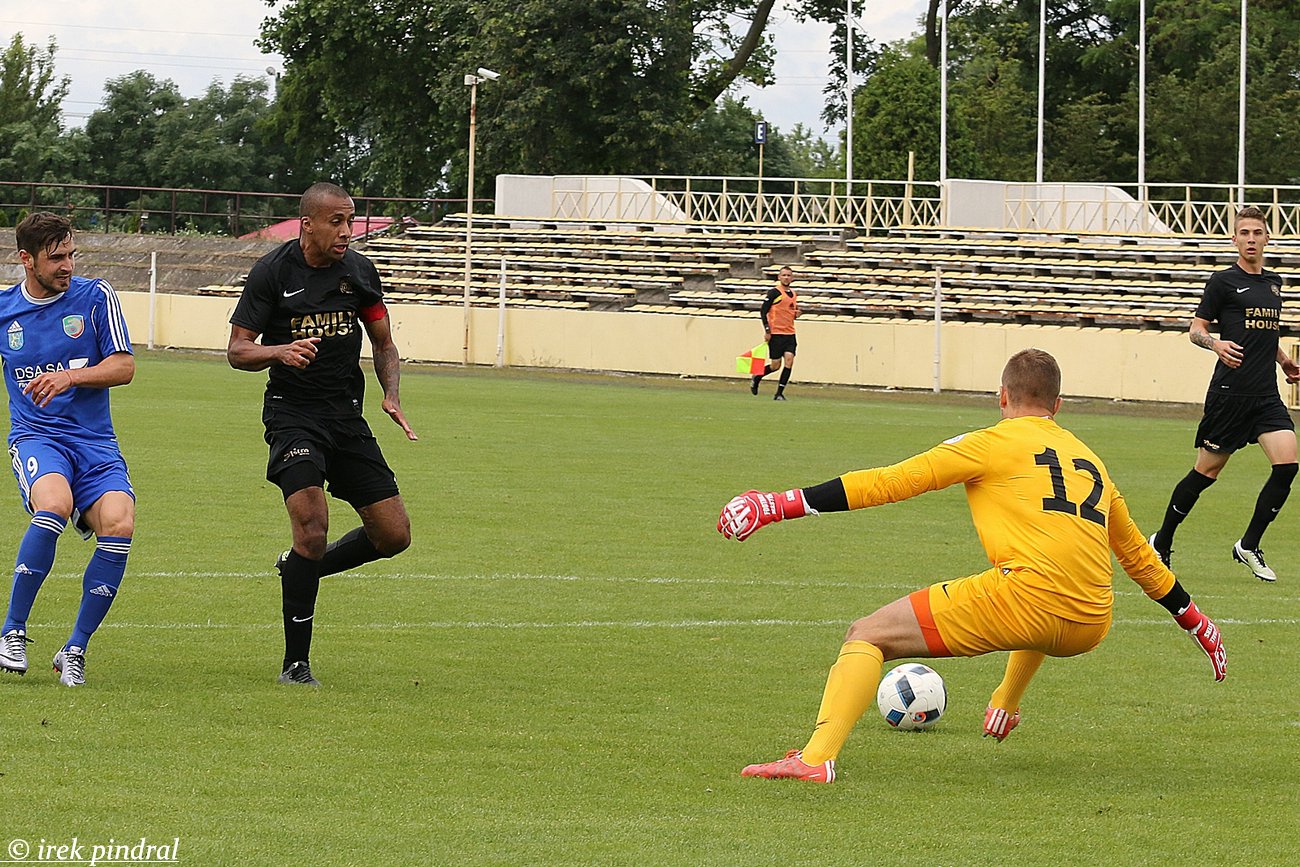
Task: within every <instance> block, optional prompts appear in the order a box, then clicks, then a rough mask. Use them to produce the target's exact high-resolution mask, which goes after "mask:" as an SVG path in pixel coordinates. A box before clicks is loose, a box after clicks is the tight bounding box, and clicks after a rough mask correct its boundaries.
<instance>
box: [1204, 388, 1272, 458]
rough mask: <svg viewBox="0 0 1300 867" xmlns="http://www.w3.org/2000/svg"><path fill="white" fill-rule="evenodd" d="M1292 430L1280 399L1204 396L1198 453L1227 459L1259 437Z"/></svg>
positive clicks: (1255, 396)
mask: <svg viewBox="0 0 1300 867" xmlns="http://www.w3.org/2000/svg"><path fill="white" fill-rule="evenodd" d="M1275 430H1290V431H1293V430H1295V422H1294V421H1292V420H1291V413H1290V412H1289V411H1288V410H1287V408H1286V404H1284V403H1282V398H1280V397H1278V396H1277V395H1276V394H1271V395H1245V394H1241V395H1238V394H1214V393H1210V394H1208V395H1206V396H1205V413H1204V415H1202V416H1201V423H1200V424H1199V425H1198V426H1197V428H1196V443H1195V446H1196V448H1198V449H1205V450H1206V451H1210V452H1214V453H1215V454H1220V455H1230V454H1232V453H1233V452H1235V451H1237V450H1238V449H1242V448H1245V447H1246V446H1248V445H1250V444H1251V443H1256V442H1259V436H1260V434H1266V433H1270V432H1272V431H1275Z"/></svg>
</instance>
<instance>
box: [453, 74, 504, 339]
mask: <svg viewBox="0 0 1300 867" xmlns="http://www.w3.org/2000/svg"><path fill="white" fill-rule="evenodd" d="M500 77H501V74H500V73H499V72H493V71H492V70H490V69H484V68H483V67H481V66H480V67H479V68H478V72H477V73H466V74H465V86H466V87H468V88H469V177H468V178H467V179H466V186H465V347H464V357H463V361H462V363H463V364H469V320H470V315H469V285H470V271H471V268H472V261H473V254H472V251H471V240H472V235H473V232H474V127H475V123H476V120H477V115H478V86H479V83H480V82H484V81H496V80H497V79H498V78H500Z"/></svg>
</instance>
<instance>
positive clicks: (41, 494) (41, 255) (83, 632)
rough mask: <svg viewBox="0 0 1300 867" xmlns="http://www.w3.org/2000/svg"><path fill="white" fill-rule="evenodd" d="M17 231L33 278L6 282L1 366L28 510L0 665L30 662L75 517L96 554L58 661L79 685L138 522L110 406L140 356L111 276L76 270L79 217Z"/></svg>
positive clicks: (1, 294)
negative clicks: (30, 625)
mask: <svg viewBox="0 0 1300 867" xmlns="http://www.w3.org/2000/svg"><path fill="white" fill-rule="evenodd" d="M15 235H16V236H17V241H18V256H19V258H20V259H21V261H22V265H23V270H24V272H25V279H24V280H23V282H22V283H19V284H18V285H17V286H11V287H9V288H8V289H4V290H2V291H0V330H2V331H3V332H4V339H3V340H0V369H2V370H3V375H4V380H5V388H6V389H7V390H8V392H9V416H10V429H9V457H10V458H11V460H12V462H13V471H14V476H15V477H16V478H17V479H18V490H19V492H20V493H21V494H22V497H23V504H24V505H25V506H26V507H27V511H28V512H30V513H31V515H32V520H31V523H30V524H29V525H28V527H27V531H26V532H25V533H24V534H23V538H22V541H21V542H20V543H19V545H18V557H17V560H16V563H15V565H14V583H13V591H12V593H11V594H10V596H9V611H8V614H7V615H6V616H5V622H4V627H3V628H0V669H3V670H5V671H12V672H15V673H17V674H25V673H26V671H27V644H28V643H29V642H30V641H31V639H29V638H28V637H27V618H28V615H30V614H31V610H32V604H33V603H34V602H35V601H36V594H37V592H38V591H39V590H40V589H41V583H42V582H43V581H44V580H45V576H46V575H48V574H49V572H50V569H51V567H52V566H53V565H54V553H55V545H56V544H57V543H58V541H59V536H60V534H62V533H63V530H64V529H65V528H66V527H67V525H68V523H69V522H71V523H72V524H74V526H76V527H77V529H78V530H80V531H81V532H82V534H83V535H85V536H86V537H87V538H89V536H90V534H91V533H93V534H94V535H95V539H96V541H95V553H94V555H92V556H91V558H90V562H89V563H88V564H87V565H86V572H85V576H84V578H83V579H82V592H81V609H80V610H79V611H78V612H77V621H76V623H75V624H74V625H73V627H72V635H71V636H70V637H69V638H68V641H67V643H65V644H64V645H63V646H62V648H61V649H60V650H59V651H58V652H57V653H56V654H55V655H54V670H55V671H57V672H59V681H60V682H61V683H63V684H64V685H65V686H80V685H82V684H84V683H85V682H86V678H85V671H86V645H87V644H88V643H89V642H90V636H91V635H93V634H94V633H95V630H96V629H97V628H99V624H100V623H102V622H103V620H104V616H105V615H106V614H108V609H109V606H110V605H112V604H113V599H114V597H116V596H117V591H118V587H119V585H120V584H121V582H122V576H123V574H124V573H125V572H126V560H127V555H128V554H130V552H131V536H132V534H133V533H134V532H135V492H134V491H132V489H131V479H130V477H129V476H128V475H127V469H126V461H125V460H123V458H122V453H121V451H119V449H118V446H117V436H116V434H114V432H113V419H112V416H111V415H110V413H109V406H108V389H109V388H111V387H113V386H115V385H125V384H127V383H128V382H130V381H131V379H132V377H134V376H135V357H134V356H133V355H132V354H131V339H130V337H129V336H128V334H127V330H126V320H125V319H124V318H123V316H122V310H121V308H120V307H119V306H118V300H117V294H116V293H115V292H114V291H113V287H112V286H110V285H108V283H106V282H104V281H103V280H87V279H85V278H82V277H74V276H73V275H72V270H73V259H74V257H75V255H76V248H75V247H74V246H73V239H72V224H71V223H70V222H69V221H68V220H67V219H66V218H64V217H60V216H57V215H55V214H48V213H35V214H32V215H31V216H29V217H27V218H26V219H25V220H23V221H22V222H21V223H19V224H18V228H17V230H16V231H15Z"/></svg>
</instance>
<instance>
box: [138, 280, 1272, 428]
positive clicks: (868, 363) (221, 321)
mask: <svg viewBox="0 0 1300 867" xmlns="http://www.w3.org/2000/svg"><path fill="white" fill-rule="evenodd" d="M120 296H121V300H122V307H123V310H124V311H125V313H126V317H127V321H128V325H129V326H130V329H131V336H132V339H133V340H134V341H135V343H136V344H144V343H146V342H147V340H148V335H149V296H148V293H143V292H122V293H120ZM234 307H235V299H233V298H221V297H210V296H198V295H164V294H159V295H158V299H157V305H156V309H155V313H154V342H155V345H156V346H158V347H175V348H186V349H209V350H224V349H225V347H226V342H227V339H228V338H229V335H230V326H229V324H228V321H229V319H230V313H231V311H233V310H234ZM389 309H390V311H391V315H392V319H393V328H394V336H395V339H396V341H397V345H398V347H399V348H400V349H401V352H402V356H403V358H407V359H410V360H413V361H429V362H449V363H459V362H460V361H461V360H462V356H463V342H464V312H463V309H462V308H459V307H441V306H433V305H422V304H406V305H403V304H393V305H391V306H390V308H389ZM497 320H498V313H497V311H496V309H494V308H475V309H474V310H473V311H472V320H471V341H470V344H471V346H470V350H471V363H474V364H480V365H491V364H493V363H495V361H496V354H497ZM761 338H762V330H761V326H760V325H759V322H758V318H757V317H756V316H755V317H751V318H749V319H734V318H729V317H718V316H672V315H662V314H650V313H625V312H609V313H605V312H595V311H569V310H547V309H541V308H537V309H531V308H520V309H511V310H508V311H507V313H506V342H505V361H506V364H507V365H508V366H511V367H544V368H561V369H575V370H602V371H604V370H608V371H632V372H645V373H660V374H674V375H685V376H701V377H735V378H736V379H737V380H740V379H742V377H741V376H740V375H739V374H737V373H736V372H735V358H736V356H737V355H739V354H740V353H742V352H744V351H745V350H747V349H748V348H750V347H751V346H753V345H754V344H755V343H757V342H758V341H759V340H760V339H761ZM1029 346H1036V347H1039V348H1041V349H1045V350H1047V351H1048V352H1051V353H1052V354H1053V355H1055V356H1056V357H1057V359H1058V360H1059V361H1060V363H1061V368H1062V372H1063V375H1064V377H1065V392H1066V394H1068V395H1073V396H1077V397H1094V398H1110V399H1117V400H1145V401H1169V402H1178V403H1200V402H1201V400H1202V399H1203V398H1204V395H1205V386H1206V383H1207V382H1208V381H1209V376H1210V372H1211V370H1212V369H1213V367H1214V356H1213V355H1211V354H1210V353H1208V352H1206V351H1204V350H1202V349H1197V348H1196V347H1194V346H1192V345H1191V344H1190V343H1189V342H1188V340H1187V336H1186V334H1185V333H1182V332H1158V331H1136V330H1123V329H1083V328H1073V327H1055V326H1036V325H994V324H976V323H951V324H947V325H944V326H943V328H942V351H941V356H940V371H939V383H940V387H941V389H942V390H944V391H966V392H993V391H995V390H996V389H997V385H998V378H999V374H1000V373H1001V370H1002V365H1003V363H1004V362H1005V361H1006V358H1007V356H1009V355H1010V354H1011V353H1013V352H1015V351H1017V350H1019V349H1023V348H1025V347H1029ZM799 347H800V348H799V359H798V363H797V364H796V365H795V370H794V381H795V382H796V383H801V382H802V383H809V382H811V383H835V384H844V385H860V386H869V387H893V388H901V389H922V390H930V389H931V388H932V387H933V385H934V375H935V370H934V354H935V329H934V324H933V323H931V322H897V323H888V322H870V321H865V320H864V321H860V322H819V321H809V322H805V323H801V324H800V326H799ZM1288 393H1289V392H1287V391H1284V392H1283V394H1284V395H1285V394H1288Z"/></svg>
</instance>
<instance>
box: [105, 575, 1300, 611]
mask: <svg viewBox="0 0 1300 867" xmlns="http://www.w3.org/2000/svg"><path fill="white" fill-rule="evenodd" d="M132 576H136V577H139V578H182V579H190V578H195V579H207V578H264V579H267V580H271V579H272V578H274V577H276V576H274V575H273V574H272V573H271V572H270V570H268V571H266V572H198V571H195V572H186V571H182V572H131V571H129V570H128V572H127V578H128V579H130V578H131V577H132ZM960 577H962V576H961V575H954V576H952V578H950V579H947V580H956V579H957V578H960ZM322 580H323V581H325V582H326V583H330V582H334V581H339V582H342V581H447V582H451V581H464V582H469V581H485V582H494V581H551V582H556V583H562V584H580V583H584V582H591V583H602V584H646V585H652V586H653V585H666V586H673V585H683V586H718V587H799V588H811V589H828V590H844V589H848V590H879V589H883V590H903V591H907V592H911V591H912V590H917V589H919V588H920V587H922V586H926V585H923V584H916V583H880V582H876V581H871V580H870V579H869V578H865V577H864V578H863V579H861V580H857V581H787V580H781V579H777V580H768V579H757V578H680V577H675V576H650V577H643V576H619V575H548V574H533V573H528V572H483V573H470V574H466V575H453V574H449V573H445V572H390V573H383V574H368V573H364V572H359V573H351V574H343V575H330V576H327V577H326V578H323V579H322ZM1249 586H1252V587H1254V586H1256V585H1249ZM1270 592H1271V591H1270ZM1115 596H1117V597H1122V598H1129V597H1140V596H1145V594H1144V593H1143V592H1142V591H1141V590H1140V589H1138V588H1137V587H1136V586H1134V587H1133V588H1132V589H1128V588H1125V587H1120V588H1119V589H1116V590H1115ZM1194 598H1195V599H1198V600H1204V599H1232V600H1236V601H1240V600H1241V598H1242V595H1241V593H1240V592H1230V593H1226V592H1225V593H1206V592H1198V593H1196V594H1194ZM1269 601H1271V602H1300V596H1295V595H1291V596H1286V595H1277V596H1272V595H1270V597H1269ZM1224 622H1229V621H1224ZM1281 622H1287V621H1281Z"/></svg>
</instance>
